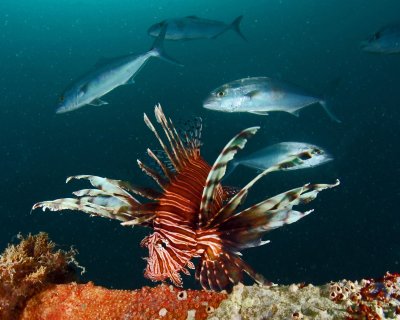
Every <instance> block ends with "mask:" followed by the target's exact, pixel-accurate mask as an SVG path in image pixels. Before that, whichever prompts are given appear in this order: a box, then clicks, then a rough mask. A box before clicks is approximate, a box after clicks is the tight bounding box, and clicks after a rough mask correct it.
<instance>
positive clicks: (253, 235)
mask: <svg viewBox="0 0 400 320" xmlns="http://www.w3.org/2000/svg"><path fill="white" fill-rule="evenodd" d="M311 212H313V210H309V211H306V212H300V211H295V210H292V209H289V208H285V209H279V210H270V211H267V212H261V211H259V212H253V211H247V210H246V211H243V212H241V213H240V214H238V215H236V216H233V217H230V218H229V219H228V220H226V221H225V222H224V223H223V224H221V225H220V227H219V232H220V233H221V239H222V243H223V245H224V247H226V248H228V249H229V250H233V251H240V250H242V249H246V248H251V247H258V246H261V245H263V244H265V243H268V242H266V241H262V240H261V238H262V236H263V235H264V234H265V233H266V232H269V231H271V230H274V229H276V228H279V227H282V226H284V225H286V224H291V223H294V222H296V221H298V220H300V219H301V218H304V217H305V216H307V215H308V214H310V213H311Z"/></svg>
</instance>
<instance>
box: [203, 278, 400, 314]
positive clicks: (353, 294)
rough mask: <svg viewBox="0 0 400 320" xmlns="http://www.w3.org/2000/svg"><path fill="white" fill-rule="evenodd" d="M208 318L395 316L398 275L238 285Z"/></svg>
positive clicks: (399, 300)
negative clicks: (315, 282)
mask: <svg viewBox="0 0 400 320" xmlns="http://www.w3.org/2000/svg"><path fill="white" fill-rule="evenodd" d="M209 319H212V320H225V319H226V320H228V319H229V320H231V319H242V320H245V319H289V320H290V319H293V320H298V319H304V320H306V319H316V320H318V319H320V320H329V319H347V320H364V319H365V320H381V319H397V320H398V319H400V275H399V274H397V273H394V274H391V273H389V272H388V273H386V275H385V276H384V277H383V278H381V279H377V280H374V279H369V280H365V279H364V280H361V281H360V282H358V281H355V282H353V281H349V280H342V281H339V282H331V283H329V284H326V285H323V286H313V285H311V284H309V285H304V284H299V285H297V284H292V285H290V286H278V285H273V286H270V287H267V286H264V287H261V286H256V285H254V286H252V287H245V286H243V285H238V286H236V287H235V288H234V291H233V292H232V294H231V295H229V297H228V299H226V300H225V301H223V302H222V303H221V305H220V306H219V308H218V309H216V310H215V312H214V313H213V315H212V316H211V317H210V318H209Z"/></svg>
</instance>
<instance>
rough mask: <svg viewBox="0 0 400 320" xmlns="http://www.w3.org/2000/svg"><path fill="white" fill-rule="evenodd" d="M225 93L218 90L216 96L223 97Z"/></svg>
mask: <svg viewBox="0 0 400 320" xmlns="http://www.w3.org/2000/svg"><path fill="white" fill-rule="evenodd" d="M225 94H226V93H225V91H218V92H217V97H220V98H221V97H223V96H224V95H225Z"/></svg>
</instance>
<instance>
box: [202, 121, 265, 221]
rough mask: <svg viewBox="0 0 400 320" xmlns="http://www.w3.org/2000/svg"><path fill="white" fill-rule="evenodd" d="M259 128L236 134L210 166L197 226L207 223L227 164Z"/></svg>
mask: <svg viewBox="0 0 400 320" xmlns="http://www.w3.org/2000/svg"><path fill="white" fill-rule="evenodd" d="M259 128H260V127H251V128H248V129H245V130H243V131H242V132H240V133H239V134H237V135H236V136H235V137H234V138H233V139H232V140H231V141H229V142H228V144H227V145H226V146H225V148H224V149H223V150H222V152H221V153H220V154H219V156H218V158H217V160H216V161H215V163H214V165H213V166H212V168H211V170H210V172H209V174H208V177H207V180H206V184H205V187H204V189H203V194H202V197H201V204H200V211H199V225H200V226H202V225H204V224H206V223H207V221H209V219H210V218H211V217H210V212H211V204H212V202H213V199H214V193H215V190H216V187H217V185H218V184H219V183H220V181H221V179H222V177H223V176H224V174H225V170H226V165H227V163H228V162H229V161H230V160H232V159H233V157H234V155H235V154H236V152H237V151H238V150H239V149H243V148H244V146H245V145H246V142H247V139H248V138H250V137H251V136H252V135H254V134H255V133H256V132H257V130H258V129H259Z"/></svg>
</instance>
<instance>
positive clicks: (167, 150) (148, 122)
mask: <svg viewBox="0 0 400 320" xmlns="http://www.w3.org/2000/svg"><path fill="white" fill-rule="evenodd" d="M143 119H144V123H145V124H146V125H147V127H148V128H149V129H150V130H151V131H152V132H153V133H154V135H155V136H156V138H157V140H158V142H159V143H160V145H161V148H162V149H163V150H164V152H165V154H166V155H167V157H168V159H169V161H170V162H171V164H172V165H173V166H174V168H175V170H177V164H176V163H175V161H174V159H173V157H172V155H171V153H170V152H169V149H168V148H167V146H166V145H165V144H164V142H163V141H162V139H161V137H160V135H159V134H158V132H157V130H156V128H155V127H154V126H153V124H152V123H151V121H150V119H149V117H148V116H147V115H146V114H144V117H143Z"/></svg>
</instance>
